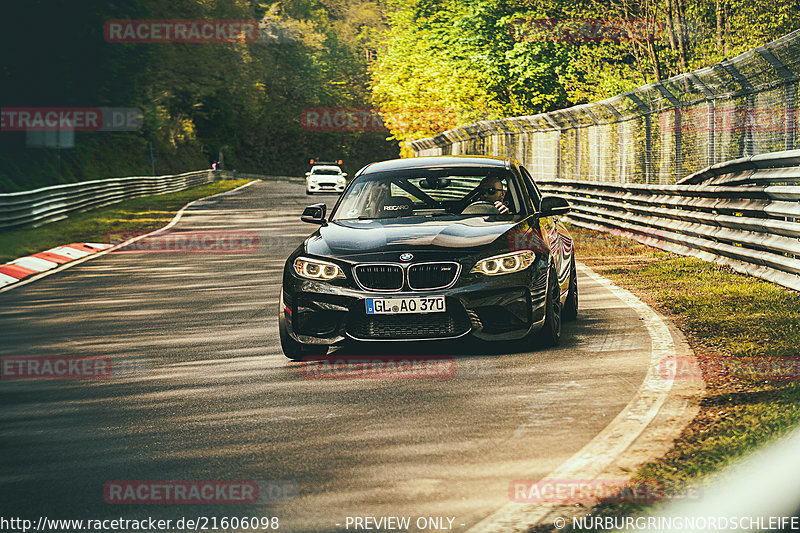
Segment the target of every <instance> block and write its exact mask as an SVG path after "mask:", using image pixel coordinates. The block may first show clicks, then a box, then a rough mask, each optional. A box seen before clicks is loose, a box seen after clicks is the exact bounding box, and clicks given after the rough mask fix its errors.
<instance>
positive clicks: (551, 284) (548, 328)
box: [536, 269, 561, 347]
mask: <svg viewBox="0 0 800 533" xmlns="http://www.w3.org/2000/svg"><path fill="white" fill-rule="evenodd" d="M544 307H545V312H544V325H543V326H542V329H540V330H539V332H538V333H537V335H536V340H537V341H538V342H539V343H540V344H542V345H543V346H546V347H549V346H558V343H559V342H560V341H561V290H560V289H559V287H558V276H557V275H556V271H555V269H550V273H549V274H548V275H547V297H546V299H545V304H544Z"/></svg>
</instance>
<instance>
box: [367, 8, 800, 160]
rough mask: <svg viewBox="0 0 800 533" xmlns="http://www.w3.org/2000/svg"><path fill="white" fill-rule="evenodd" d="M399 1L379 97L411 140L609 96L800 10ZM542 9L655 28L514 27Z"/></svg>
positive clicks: (710, 59) (753, 37) (765, 30)
mask: <svg viewBox="0 0 800 533" xmlns="http://www.w3.org/2000/svg"><path fill="white" fill-rule="evenodd" d="M389 7H390V9H391V12H390V14H389V24H390V29H389V31H388V33H387V34H386V36H385V38H384V39H383V43H382V46H381V54H380V61H379V62H378V63H377V64H376V65H375V66H374V67H373V69H372V78H373V95H374V98H375V101H376V103H378V104H379V105H380V108H381V111H382V113H383V114H384V116H385V117H386V119H385V122H386V123H387V125H388V126H389V127H390V130H391V132H392V134H393V135H394V137H395V138H396V139H399V140H400V141H402V142H403V143H405V142H407V141H410V140H414V139H419V138H423V137H428V136H431V135H434V134H437V133H441V132H442V131H444V130H446V129H449V128H453V127H456V126H459V125H465V124H469V123H471V122H475V121H476V120H483V119H493V118H500V117H511V116H518V115H528V114H536V113H542V112H546V111H550V110H553V109H558V108H563V107H567V106H570V105H575V104H581V103H587V102H591V101H597V100H601V99H604V98H608V97H611V96H614V95H616V94H619V93H622V92H625V91H628V90H631V89H633V88H636V87H638V86H641V85H644V84H647V83H650V82H653V81H656V80H658V79H662V80H663V79H666V78H668V77H670V76H673V75H676V74H678V73H680V72H683V71H686V70H687V69H696V68H701V67H705V66H708V65H711V64H714V63H716V62H718V61H719V60H721V59H723V58H724V57H733V56H734V55H736V54H739V53H741V52H744V51H746V50H749V49H751V48H754V47H756V46H760V45H763V44H765V43H766V42H769V41H771V40H774V39H776V38H778V37H780V36H782V35H784V34H786V33H789V32H790V31H792V30H794V29H796V24H797V23H796V21H797V19H798V7H797V5H796V2H794V1H793V0H777V1H776V2H766V1H763V0H759V1H756V2H753V1H752V0H680V1H679V0H641V1H639V2H630V1H628V0H621V1H620V2H611V3H602V2H597V1H594V0H591V1H590V0H578V1H573V0H393V2H392V3H391V4H390V6H389ZM718 14H719V17H718ZM668 15H669V17H668ZM541 19H549V20H551V21H561V22H563V23H566V24H567V25H569V23H572V24H573V26H572V27H573V28H574V27H575V25H577V24H578V23H580V22H581V21H586V20H595V21H604V22H603V23H604V24H607V23H608V22H609V21H618V22H617V23H619V21H627V22H628V23H630V22H631V21H641V20H647V21H650V23H651V26H652V27H653V28H655V31H654V33H653V37H652V38H650V39H641V38H640V39H621V40H619V41H617V42H614V41H610V40H604V41H600V42H592V41H589V40H586V39H582V38H580V37H578V38H577V39H568V38H563V37H564V34H563V33H558V32H553V33H551V34H549V36H548V37H549V38H542V36H541V35H538V36H535V37H532V36H531V35H523V36H522V37H520V34H517V33H514V32H512V31H510V29H511V28H512V27H513V24H514V23H515V21H530V20H541ZM670 20H671V21H672V23H671V24H670V23H669V22H668V21H670ZM653 21H656V22H655V23H654V22H653ZM681 28H684V30H683V31H681ZM563 30H564V26H562V27H561V30H560V31H563ZM679 34H680V35H681V36H682V37H683V41H684V43H683V46H680V44H679V42H678V40H677V38H678V35H679ZM403 146H404V148H403V150H404V153H407V154H408V153H410V151H409V149H408V148H407V147H406V146H405V144H403Z"/></svg>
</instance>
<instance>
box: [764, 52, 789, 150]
mask: <svg viewBox="0 0 800 533" xmlns="http://www.w3.org/2000/svg"><path fill="white" fill-rule="evenodd" d="M756 52H758V54H759V55H760V56H761V57H763V58H764V60H765V61H766V62H767V63H769V65H770V66H771V67H772V68H773V69H775V71H776V72H777V73H778V75H779V76H780V77H781V78H782V79H783V91H784V123H783V124H784V128H783V149H784V150H793V149H794V140H795V128H796V125H795V117H796V114H795V110H794V106H795V101H794V100H795V87H794V82H796V80H795V79H794V75H793V74H792V72H791V71H790V70H789V69H788V68H786V66H785V65H784V64H783V63H781V62H780V60H779V59H778V58H777V57H775V54H773V53H772V51H771V50H770V49H769V48H766V47H765V46H759V47H758V48H756Z"/></svg>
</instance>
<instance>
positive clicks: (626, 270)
mask: <svg viewBox="0 0 800 533" xmlns="http://www.w3.org/2000/svg"><path fill="white" fill-rule="evenodd" d="M570 231H571V232H572V234H573V237H574V238H575V241H576V247H577V257H578V258H579V260H581V261H583V262H584V263H585V264H587V265H588V266H590V267H591V268H592V269H593V270H595V271H596V272H598V273H600V274H602V275H603V276H606V277H608V278H610V279H612V280H613V281H614V282H615V283H617V284H618V285H620V286H622V287H625V288H626V289H628V290H630V291H631V292H633V293H635V294H637V296H639V297H640V298H641V299H642V300H644V301H646V302H647V303H648V304H649V305H651V306H652V307H655V308H657V309H659V310H660V311H661V312H662V313H663V314H665V315H667V316H668V317H670V318H671V319H672V320H673V322H674V323H675V324H676V325H677V326H678V327H679V328H680V329H681V330H682V331H683V333H684V334H685V335H686V337H687V339H688V341H689V343H690V345H691V346H692V348H693V350H694V351H695V354H696V355H697V358H698V360H699V362H700V367H701V369H702V371H703V379H704V380H705V382H706V396H705V397H704V398H703V400H702V402H701V406H700V412H699V414H698V416H697V417H696V418H695V419H694V420H693V421H692V422H691V423H690V425H689V426H687V427H686V428H685V429H684V431H683V433H682V434H681V435H680V437H679V438H678V439H677V440H676V441H675V443H674V446H673V448H672V450H671V451H670V452H668V453H667V454H666V455H665V456H664V457H662V458H659V459H657V460H654V461H652V462H650V463H648V464H646V465H644V466H643V467H642V468H641V469H640V470H639V471H638V472H636V473H635V475H634V476H633V479H632V483H633V484H634V485H635V484H637V483H639V484H642V485H646V484H647V483H648V482H651V481H652V480H658V481H659V482H661V483H663V484H664V486H665V487H678V488H680V487H684V486H685V485H687V484H688V483H689V482H695V481H699V480H702V479H703V478H704V477H705V476H707V475H709V474H712V473H714V472H716V471H718V470H720V469H722V468H724V467H725V466H727V465H729V464H730V463H731V462H733V461H735V460H736V459H737V458H740V457H742V456H743V455H745V454H747V453H748V452H750V451H752V450H753V449H755V448H757V447H758V446H760V445H762V444H764V443H765V442H767V441H768V440H771V439H773V438H775V437H776V436H779V435H781V434H783V433H785V432H787V431H788V430H790V429H792V428H793V427H794V426H796V425H797V424H798V423H799V422H800V381H798V380H799V379H800V376H798V375H797V366H796V364H797V361H796V360H795V361H794V362H792V361H791V359H794V358H796V357H797V356H798V346H800V294H798V293H796V292H794V291H791V290H789V289H785V288H783V287H780V286H779V285H775V284H772V283H769V282H766V281H761V280H759V279H757V278H753V277H749V276H745V275H742V274H738V273H736V272H735V271H733V270H732V269H730V268H728V267H724V266H720V265H717V264H714V263H708V262H705V261H701V260H699V259H695V258H691V257H684V256H679V255H675V254H671V253H667V252H663V251H660V250H657V249H655V248H651V247H648V246H644V245H641V244H639V243H637V242H635V241H632V240H629V239H626V238H624V237H618V236H614V235H611V234H608V233H601V232H596V231H590V230H585V229H582V228H578V227H575V226H571V227H570ZM790 358H791V359H790ZM765 360H768V361H770V362H771V363H770V364H772V363H774V362H775V361H776V360H777V363H778V365H779V367H777V368H778V369H777V370H773V372H772V373H771V375H770V372H762V371H760V370H756V371H753V370H754V369H758V368H760V369H764V368H776V367H773V366H767V367H756V366H754V365H753V362H755V364H756V365H757V364H758V363H759V362H763V361H765ZM720 363H723V364H724V365H725V366H724V367H723V368H728V369H729V371H723V372H720V371H719V369H720V368H721V367H720ZM748 363H750V366H748ZM732 364H733V365H739V366H734V367H732V366H730V365H732ZM792 365H794V367H793V368H794V373H793V372H792ZM780 378H782V379H780ZM656 505H659V504H656ZM652 507H653V505H652V504H651V505H645V504H639V503H602V504H600V505H598V506H596V507H595V508H594V510H593V513H592V514H594V515H596V516H624V515H631V514H639V513H641V512H644V511H647V510H652Z"/></svg>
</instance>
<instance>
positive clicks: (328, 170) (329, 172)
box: [311, 168, 341, 175]
mask: <svg viewBox="0 0 800 533" xmlns="http://www.w3.org/2000/svg"><path fill="white" fill-rule="evenodd" d="M340 172H341V171H340V170H339V169H337V168H315V169H314V170H312V171H311V173H312V174H325V175H336V174H339V173H340Z"/></svg>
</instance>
